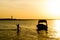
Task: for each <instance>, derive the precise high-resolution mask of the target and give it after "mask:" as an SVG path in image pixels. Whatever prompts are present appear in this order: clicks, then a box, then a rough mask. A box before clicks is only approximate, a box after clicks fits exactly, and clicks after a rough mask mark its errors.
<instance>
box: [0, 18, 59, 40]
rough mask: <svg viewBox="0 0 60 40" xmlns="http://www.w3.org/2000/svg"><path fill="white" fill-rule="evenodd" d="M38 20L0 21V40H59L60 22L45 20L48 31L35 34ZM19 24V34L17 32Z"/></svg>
mask: <svg viewBox="0 0 60 40" xmlns="http://www.w3.org/2000/svg"><path fill="white" fill-rule="evenodd" d="M38 21H39V20H36V19H34V20H32V19H26V20H0V40H60V20H52V19H47V26H48V31H47V33H46V31H44V30H41V31H39V32H40V34H38V33H37V27H36V25H37V24H38ZM17 24H19V32H17Z"/></svg>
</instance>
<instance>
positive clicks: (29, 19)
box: [0, 19, 39, 21]
mask: <svg viewBox="0 0 60 40" xmlns="http://www.w3.org/2000/svg"><path fill="white" fill-rule="evenodd" d="M0 20H16V21H28V20H39V19H0Z"/></svg>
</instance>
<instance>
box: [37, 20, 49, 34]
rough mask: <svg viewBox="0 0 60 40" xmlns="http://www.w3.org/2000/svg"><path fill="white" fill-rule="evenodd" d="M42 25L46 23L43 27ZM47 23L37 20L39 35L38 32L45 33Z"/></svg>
mask: <svg viewBox="0 0 60 40" xmlns="http://www.w3.org/2000/svg"><path fill="white" fill-rule="evenodd" d="M43 23H46V24H45V25H44V24H43ZM47 28H48V27H47V21H46V20H39V21H38V25H37V32H38V34H39V31H41V30H45V31H46V33H47Z"/></svg>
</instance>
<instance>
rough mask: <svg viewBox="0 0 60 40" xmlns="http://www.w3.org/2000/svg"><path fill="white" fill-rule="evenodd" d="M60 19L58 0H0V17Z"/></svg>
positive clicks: (59, 0) (59, 2)
mask: <svg viewBox="0 0 60 40" xmlns="http://www.w3.org/2000/svg"><path fill="white" fill-rule="evenodd" d="M11 16H13V17H14V18H19V19H60V0H0V18H10V17H11Z"/></svg>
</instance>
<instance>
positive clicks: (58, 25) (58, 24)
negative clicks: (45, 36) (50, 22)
mask: <svg viewBox="0 0 60 40" xmlns="http://www.w3.org/2000/svg"><path fill="white" fill-rule="evenodd" d="M54 30H55V31H56V34H55V37H56V38H60V20H55V21H54Z"/></svg>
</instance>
